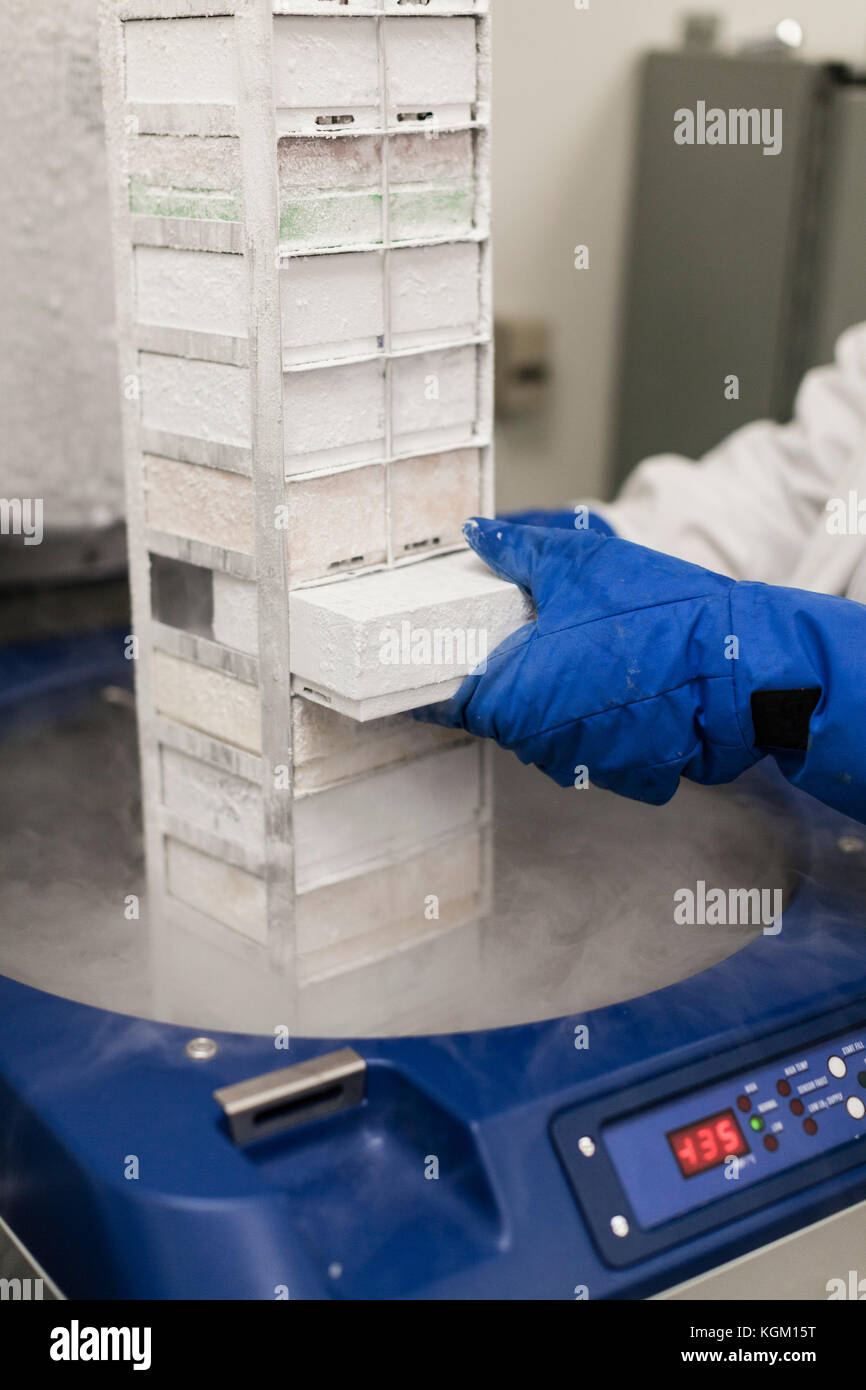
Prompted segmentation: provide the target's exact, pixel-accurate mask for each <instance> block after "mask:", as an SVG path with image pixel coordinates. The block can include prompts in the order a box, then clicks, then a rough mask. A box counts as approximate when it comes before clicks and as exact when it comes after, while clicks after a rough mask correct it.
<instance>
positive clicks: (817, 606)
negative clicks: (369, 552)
mask: <svg viewBox="0 0 866 1390" xmlns="http://www.w3.org/2000/svg"><path fill="white" fill-rule="evenodd" d="M465 535H466V538H467V540H468V541H469V543H470V545H471V546H472V547H473V549H474V550H476V551H477V553H478V554H479V556H480V557H481V558H482V559H483V560H484V561H485V562H486V564H487V565H488V566H489V567H490V568H491V569H492V570H493V571H494V573H495V574H497V575H499V576H500V577H501V578H503V579H510V580H513V581H514V582H515V583H516V584H519V585H520V587H521V588H523V589H524V590H525V591H526V592H527V593H528V594H530V595H531V597H532V598H533V600H534V601H535V604H536V606H537V609H538V619H537V622H535V623H530V624H528V625H527V626H525V627H523V628H521V629H520V630H519V631H518V632H516V633H514V634H513V635H512V636H511V637H510V638H508V639H507V640H506V641H505V642H504V643H503V644H502V646H500V647H499V648H497V650H496V651H495V652H494V653H493V655H492V656H491V657H489V659H488V661H487V664H486V669H484V670H482V671H479V672H478V673H476V674H474V675H472V676H470V677H469V679H468V680H467V681H465V683H464V685H463V687H462V688H461V690H460V691H459V693H458V694H457V695H456V696H455V697H454V699H453V700H450V701H447V702H445V703H443V704H440V705H435V706H432V707H431V708H429V709H427V710H424V711H419V713H418V717H419V718H421V719H425V720H427V721H429V722H431V723H437V724H443V725H446V726H448V727H452V728H463V729H467V730H468V731H469V732H470V733H473V734H476V735H478V736H479V737H482V738H492V739H495V740H496V741H497V743H499V744H501V745H502V746H503V747H504V748H509V749H511V750H512V751H513V752H515V753H516V754H517V756H518V757H519V758H520V759H521V761H522V762H525V763H534V764H535V765H536V766H537V767H539V768H540V769H541V770H542V772H545V773H547V774H548V776H550V777H552V778H553V779H554V781H556V782H558V783H559V784H560V785H561V786H564V787H567V786H572V785H574V784H575V782H576V779H577V778H578V777H582V776H583V775H584V769H585V770H586V774H585V775H587V776H588V778H589V780H590V781H591V782H592V783H593V784H595V785H596V786H599V787H605V788H608V789H609V790H611V791H615V792H619V793H620V794H622V795H624V796H629V797H633V798H635V799H636V800H639V801H647V802H650V803H652V804H654V805H660V804H662V803H664V802H666V801H668V800H669V799H670V797H672V796H673V794H674V792H675V791H676V789H677V785H678V782H679V779H680V777H689V778H691V779H692V780H693V781H695V782H702V783H720V782H730V781H732V780H733V779H734V778H735V777H737V776H739V774H740V773H742V772H743V771H745V770H746V768H748V767H750V766H751V765H752V764H753V763H756V762H758V761H759V760H760V759H761V758H763V757H764V756H766V754H767V753H768V752H771V753H772V754H773V756H774V757H775V758H776V760H777V761H778V763H779V765H780V767H781V768H782V771H783V772H784V773H785V775H786V776H787V777H788V778H789V780H790V781H791V782H793V783H795V784H796V785H797V786H800V787H802V788H803V789H804V790H805V791H808V792H810V793H811V794H812V795H814V796H817V797H819V798H820V799H821V800H822V801H825V802H827V803H829V804H830V805H832V806H835V807H837V808H838V809H840V810H842V811H844V812H845V813H846V814H848V815H852V816H855V817H857V818H858V819H860V820H866V741H864V739H863V737H862V728H863V721H864V712H866V607H863V606H862V605H860V604H858V603H853V602H851V601H850V600H848V599H839V598H829V597H827V596H826V595H823V594H812V593H804V592H802V591H800V590H796V589H782V588H775V587H772V586H769V585H766V584H751V583H739V584H738V583H735V582H734V581H733V580H731V579H726V578H724V577H723V576H722V575H718V574H713V573H712V572H711V571H709V570H705V569H701V568H699V567H698V566H697V565H690V564H686V563H685V562H684V561H682V560H677V559H674V558H673V557H671V556H668V555H663V554H660V553H659V552H657V551H654V550H646V549H644V547H643V546H637V545H632V544H631V543H630V542H628V541H624V540H618V539H615V538H614V539H609V538H605V537H602V536H600V535H597V534H593V533H592V532H590V531H571V532H567V531H564V530H556V529H554V530H550V529H540V528H538V527H532V526H518V525H514V524H509V523H507V522H504V521H472V522H469V523H468V524H467V527H466V530H465Z"/></svg>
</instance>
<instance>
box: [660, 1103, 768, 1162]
mask: <svg viewBox="0 0 866 1390" xmlns="http://www.w3.org/2000/svg"><path fill="white" fill-rule="evenodd" d="M665 1137H666V1138H667V1141H668V1143H669V1144H670V1146H671V1148H672V1149H673V1151H674V1158H675V1159H676V1161H677V1164H678V1166H679V1170H680V1172H681V1173H682V1175H683V1177H684V1178H694V1177H697V1175H698V1173H706V1171H707V1169H709V1168H718V1167H719V1165H720V1164H722V1163H724V1161H725V1159H726V1158H734V1157H736V1158H741V1157H742V1156H743V1154H747V1153H750V1152H751V1150H750V1148H749V1146H748V1144H747V1143H746V1140H745V1138H744V1136H743V1131H742V1130H741V1129H740V1126H739V1124H738V1122H737V1117H736V1115H735V1114H734V1112H733V1110H722V1111H721V1112H720V1114H718V1115H708V1116H707V1118H706V1119H705V1120H698V1121H697V1122H696V1123H695V1124H691V1125H683V1126H682V1127H681V1128H680V1129H672V1130H670V1132H669V1133H668V1134H667V1135H666V1136H665Z"/></svg>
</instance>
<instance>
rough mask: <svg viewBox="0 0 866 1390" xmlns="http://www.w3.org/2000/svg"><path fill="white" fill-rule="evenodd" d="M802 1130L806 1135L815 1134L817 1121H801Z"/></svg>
mask: <svg viewBox="0 0 866 1390" xmlns="http://www.w3.org/2000/svg"><path fill="white" fill-rule="evenodd" d="M803 1128H804V1129H805V1131H806V1133H807V1134H817V1133H818V1121H817V1120H804V1121H803Z"/></svg>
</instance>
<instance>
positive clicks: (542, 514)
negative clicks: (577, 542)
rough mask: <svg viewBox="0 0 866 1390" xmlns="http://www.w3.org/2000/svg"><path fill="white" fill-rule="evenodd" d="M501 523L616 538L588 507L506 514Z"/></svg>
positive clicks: (611, 530)
mask: <svg viewBox="0 0 866 1390" xmlns="http://www.w3.org/2000/svg"><path fill="white" fill-rule="evenodd" d="M499 519H500V520H501V521H511V522H513V523H515V524H517V525H519V526H549V527H551V529H553V530H557V531H597V532H598V533H599V535H600V536H615V535H616V532H615V531H614V529H613V527H612V526H611V525H610V522H608V521H605V519H604V517H601V516H599V514H598V512H591V511H589V510H588V509H587V508H586V507H569V508H563V509H562V510H561V511H560V510H557V511H552V512H550V511H544V510H543V509H542V510H539V511H529V512H504V513H503V514H502V516H501V517H500V518H499Z"/></svg>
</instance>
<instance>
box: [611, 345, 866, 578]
mask: <svg viewBox="0 0 866 1390" xmlns="http://www.w3.org/2000/svg"><path fill="white" fill-rule="evenodd" d="M743 387H744V389H745V390H747V389H748V383H747V382H746V383H743ZM864 439H866V324H860V325H858V327H856V328H852V329H850V330H849V331H848V332H847V333H845V334H844V335H843V336H842V338H840V340H839V343H838V344H837V348H836V361H835V363H834V364H833V365H832V366H829V367H820V368H817V369H816V370H815V371H812V372H809V374H808V375H807V376H806V377H805V378H804V381H803V384H802V386H801V387H800V391H799V393H798V396H797V403H796V409H795V415H794V419H793V421H792V422H791V423H790V424H789V425H776V424H772V423H771V422H769V421H759V422H757V423H755V424H751V425H746V426H745V427H744V428H743V429H740V430H737V432H736V433H735V434H733V435H731V436H730V438H728V439H727V440H725V441H724V442H723V443H722V444H720V445H719V446H718V448H716V449H713V450H712V452H711V453H709V454H708V455H707V456H706V457H705V458H704V459H703V460H702V461H701V462H700V463H693V462H690V461H689V460H687V459H683V458H679V457H677V456H675V455H667V454H665V455H659V456H658V457H656V458H651V459H648V460H646V461H645V462H644V463H642V464H640V465H639V466H638V468H637V469H636V470H635V472H634V473H633V474H632V476H631V477H630V478H629V480H628V481H627V482H626V484H625V486H624V487H623V489H622V491H621V492H620V494H619V496H618V497H617V499H616V500H615V501H614V502H612V503H609V504H606V505H603V506H600V507H598V511H599V513H600V515H601V516H602V517H603V519H604V520H605V521H607V522H608V523H609V524H610V525H611V526H612V528H613V530H614V531H615V532H616V534H617V535H619V536H621V537H623V538H624V539H625V540H630V541H634V542H636V543H637V544H639V545H647V546H652V547H653V548H655V549H657V550H663V551H665V552H666V553H667V554H669V555H676V556H678V557H679V558H680V559H683V560H689V561H691V562H692V563H694V564H700V565H704V566H706V567H707V568H709V569H712V570H715V571H717V572H719V573H721V574H726V575H729V576H730V577H731V578H733V579H753V580H763V581H764V582H766V583H771V584H772V583H776V584H778V583H784V582H785V580H786V579H788V578H790V576H791V575H792V573H793V572H794V569H795V566H796V564H797V561H798V559H799V556H800V553H801V551H802V549H803V546H804V544H805V543H806V541H807V540H808V538H809V536H810V534H811V533H812V532H813V530H814V528H815V527H816V525H817V524H818V522H819V519H820V517H821V515H822V513H823V511H824V508H825V506H826V503H827V500H828V499H829V498H830V497H834V496H840V495H843V494H842V489H843V488H845V487H847V485H848V484H847V478H848V474H849V472H850V469H851V467H852V466H853V465H855V464H856V459H857V454H858V450H862V448H863V441H864ZM589 505H590V506H591V507H595V506H596V504H593V503H590V504H589Z"/></svg>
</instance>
